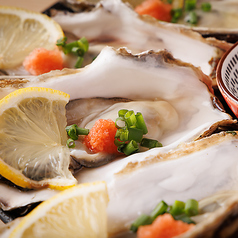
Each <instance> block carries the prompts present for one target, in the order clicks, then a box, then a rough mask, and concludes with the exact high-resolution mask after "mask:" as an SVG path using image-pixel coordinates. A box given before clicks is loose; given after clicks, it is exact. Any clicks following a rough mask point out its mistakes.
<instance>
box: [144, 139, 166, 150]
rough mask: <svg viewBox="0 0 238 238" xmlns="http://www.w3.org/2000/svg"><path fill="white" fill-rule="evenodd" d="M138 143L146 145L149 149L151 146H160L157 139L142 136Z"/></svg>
mask: <svg viewBox="0 0 238 238" xmlns="http://www.w3.org/2000/svg"><path fill="white" fill-rule="evenodd" d="M140 145H141V146H142V147H146V148H149V149H152V148H155V147H162V144H161V143H160V142H159V141H157V140H152V139H148V138H143V139H142V140H141V143H140Z"/></svg>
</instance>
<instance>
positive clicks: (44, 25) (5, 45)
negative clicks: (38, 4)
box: [0, 6, 64, 69]
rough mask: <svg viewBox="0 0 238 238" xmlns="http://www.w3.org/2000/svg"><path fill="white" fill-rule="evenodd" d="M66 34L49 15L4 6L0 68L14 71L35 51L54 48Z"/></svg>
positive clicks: (0, 26) (0, 20)
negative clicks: (13, 69) (36, 49)
mask: <svg viewBox="0 0 238 238" xmlns="http://www.w3.org/2000/svg"><path fill="white" fill-rule="evenodd" d="M63 36H64V33H63V31H62V29H61V27H60V26H59V24H58V23H56V22H55V21H54V20H53V19H51V18H50V17H48V16H47V15H44V14H41V13H38V12H32V11H28V10H24V9H20V8H15V7H4V6H0V42H1V44H0V69H8V68H14V67H16V66H18V65H20V64H21V63H22V62H23V60H24V59H25V57H26V56H27V55H29V53H30V52H32V51H33V50H34V49H35V48H40V47H44V48H46V49H48V50H51V49H54V48H55V44H56V41H57V40H58V39H59V38H61V37H63Z"/></svg>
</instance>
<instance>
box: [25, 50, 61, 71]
mask: <svg viewBox="0 0 238 238" xmlns="http://www.w3.org/2000/svg"><path fill="white" fill-rule="evenodd" d="M23 66H24V67H25V69H26V70H27V71H28V72H29V73H30V74H33V75H40V74H44V73H48V72H50V71H51V70H56V69H60V70H61V69H63V57H62V55H61V52H60V51H59V50H58V49H55V50H47V49H44V48H36V49H34V50H33V51H32V52H31V53H30V54H29V55H28V56H27V57H26V58H25V60H24V62H23Z"/></svg>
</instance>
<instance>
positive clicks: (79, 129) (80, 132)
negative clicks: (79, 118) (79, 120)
mask: <svg viewBox="0 0 238 238" xmlns="http://www.w3.org/2000/svg"><path fill="white" fill-rule="evenodd" d="M76 133H77V135H78V136H79V135H85V136H86V135H88V133H89V129H86V128H82V127H78V126H77V125H76Z"/></svg>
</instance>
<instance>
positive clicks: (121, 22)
mask: <svg viewBox="0 0 238 238" xmlns="http://www.w3.org/2000/svg"><path fill="white" fill-rule="evenodd" d="M53 19H54V20H55V21H56V22H58V23H59V24H60V25H61V27H62V28H63V30H64V32H65V33H66V34H67V33H70V35H74V36H76V38H77V39H78V38H80V37H82V36H85V37H86V38H87V39H88V40H89V42H90V43H91V50H93V48H92V47H93V46H94V45H95V46H97V47H98V46H100V45H103V46H105V45H110V46H114V47H122V46H125V47H128V48H129V49H130V50H132V52H133V53H139V52H141V51H145V50H159V49H167V50H168V51H170V52H171V53H172V54H173V56H174V57H175V58H178V59H181V60H183V61H185V62H189V63H192V64H193V65H195V66H199V67H201V69H202V71H203V72H204V73H205V74H207V75H209V74H211V73H212V72H213V70H214V68H213V67H214V65H212V66H211V64H210V62H211V61H212V62H216V61H217V60H218V59H219V58H220V57H221V55H222V54H223V53H224V51H225V50H227V49H228V48H230V46H231V44H228V43H226V42H221V41H217V40H215V39H204V38H202V37H201V35H200V34H198V33H196V32H192V31H190V30H188V29H183V28H179V27H176V26H174V25H167V24H163V23H160V22H158V21H157V20H155V19H153V18H151V17H147V16H145V17H143V16H138V14H137V13H136V12H134V11H133V9H132V8H130V7H129V6H128V5H127V4H124V3H123V2H121V1H120V0H104V1H101V2H100V3H99V4H98V5H97V6H96V7H95V8H94V9H93V10H91V11H86V12H80V13H67V14H65V12H58V14H56V15H55V16H53Z"/></svg>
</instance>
